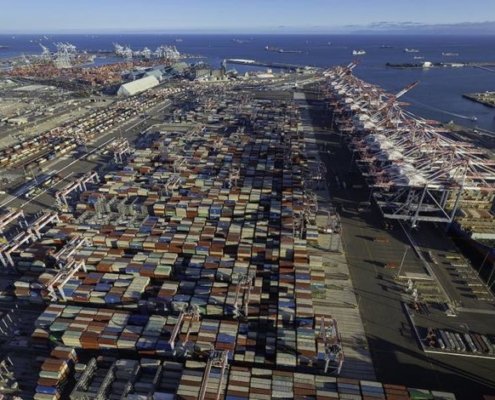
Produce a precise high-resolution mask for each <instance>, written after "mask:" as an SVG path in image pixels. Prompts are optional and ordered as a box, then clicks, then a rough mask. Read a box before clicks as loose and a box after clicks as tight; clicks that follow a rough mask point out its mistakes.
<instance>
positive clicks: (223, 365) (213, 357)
mask: <svg viewBox="0 0 495 400" xmlns="http://www.w3.org/2000/svg"><path fill="white" fill-rule="evenodd" d="M228 365H229V352H228V350H222V351H219V350H214V349H213V350H210V353H209V354H208V361H207V363H206V368H205V372H204V374H203V381H202V383H201V388H200V390H199V397H198V399H199V400H204V399H205V398H206V391H207V389H208V383H209V380H210V374H211V370H212V368H218V369H220V381H219V382H218V386H217V390H216V394H215V399H216V400H220V398H221V396H222V388H223V381H224V379H225V372H226V370H227V367H228Z"/></svg>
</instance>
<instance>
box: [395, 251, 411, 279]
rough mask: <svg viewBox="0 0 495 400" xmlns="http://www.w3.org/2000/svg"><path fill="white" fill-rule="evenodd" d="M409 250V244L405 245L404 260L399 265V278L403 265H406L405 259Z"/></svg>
mask: <svg viewBox="0 0 495 400" xmlns="http://www.w3.org/2000/svg"><path fill="white" fill-rule="evenodd" d="M408 250H409V246H405V249H404V254H403V255H402V260H401V262H400V265H399V271H398V272H397V278H400V274H401V272H402V267H403V266H404V261H405V260H406V255H407V251H408Z"/></svg>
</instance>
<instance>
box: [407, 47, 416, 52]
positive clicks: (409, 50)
mask: <svg viewBox="0 0 495 400" xmlns="http://www.w3.org/2000/svg"><path fill="white" fill-rule="evenodd" d="M404 52H406V53H419V50H418V49H408V48H407V47H406V48H405V49H404Z"/></svg>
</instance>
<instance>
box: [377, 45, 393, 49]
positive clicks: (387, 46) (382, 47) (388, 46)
mask: <svg viewBox="0 0 495 400" xmlns="http://www.w3.org/2000/svg"><path fill="white" fill-rule="evenodd" d="M392 48H393V46H390V45H389V44H382V45H381V46H380V49H392Z"/></svg>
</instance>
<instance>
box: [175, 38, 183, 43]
mask: <svg viewBox="0 0 495 400" xmlns="http://www.w3.org/2000/svg"><path fill="white" fill-rule="evenodd" d="M175 42H176V43H182V42H183V40H182V39H181V38H178V39H175Z"/></svg>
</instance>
